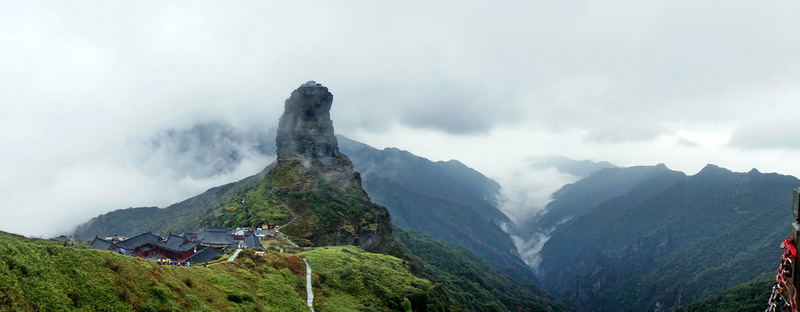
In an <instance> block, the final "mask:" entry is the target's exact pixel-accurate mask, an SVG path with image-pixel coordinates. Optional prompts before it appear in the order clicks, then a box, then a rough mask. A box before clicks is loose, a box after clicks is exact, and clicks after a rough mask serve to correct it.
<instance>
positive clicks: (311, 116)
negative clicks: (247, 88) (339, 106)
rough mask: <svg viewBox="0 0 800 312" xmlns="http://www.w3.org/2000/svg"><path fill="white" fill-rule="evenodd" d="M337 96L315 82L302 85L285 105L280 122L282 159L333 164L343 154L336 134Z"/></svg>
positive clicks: (280, 154) (278, 137) (279, 142)
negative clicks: (334, 105)
mask: <svg viewBox="0 0 800 312" xmlns="http://www.w3.org/2000/svg"><path fill="white" fill-rule="evenodd" d="M332 102H333V94H331V93H330V92H328V88H326V87H324V86H322V85H321V84H318V83H316V82H314V81H309V82H306V83H304V84H302V85H301V86H300V87H299V88H297V89H295V90H294V91H293V92H292V95H291V96H290V97H289V99H287V100H286V103H285V104H284V112H283V115H282V116H281V119H280V121H279V123H278V136H277V138H276V139H275V143H276V144H277V146H278V159H279V160H280V159H282V158H287V157H301V158H304V159H306V160H309V161H312V162H314V163H322V164H329V163H330V161H329V160H331V159H332V158H335V157H337V156H338V155H339V147H338V142H337V141H336V136H334V135H333V122H332V121H331V114H330V110H331V104H332Z"/></svg>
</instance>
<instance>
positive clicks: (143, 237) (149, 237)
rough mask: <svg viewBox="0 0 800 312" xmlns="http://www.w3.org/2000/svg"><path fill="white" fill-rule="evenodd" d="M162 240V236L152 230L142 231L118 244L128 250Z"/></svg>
mask: <svg viewBox="0 0 800 312" xmlns="http://www.w3.org/2000/svg"><path fill="white" fill-rule="evenodd" d="M160 240H161V236H158V235H155V234H153V233H152V232H147V233H142V234H139V235H136V236H134V237H131V238H129V239H126V240H124V241H121V242H119V243H117V246H118V247H120V248H123V249H127V250H134V249H136V248H138V247H141V246H144V245H147V244H152V243H155V242H158V241H160Z"/></svg>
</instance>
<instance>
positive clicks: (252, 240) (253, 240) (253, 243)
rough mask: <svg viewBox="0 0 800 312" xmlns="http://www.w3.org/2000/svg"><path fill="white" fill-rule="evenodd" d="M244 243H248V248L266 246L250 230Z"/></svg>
mask: <svg viewBox="0 0 800 312" xmlns="http://www.w3.org/2000/svg"><path fill="white" fill-rule="evenodd" d="M244 244H245V245H247V248H253V247H264V245H261V241H260V240H258V237H256V235H255V234H253V232H248V234H247V236H245V237H244Z"/></svg>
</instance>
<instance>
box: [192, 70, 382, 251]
mask: <svg viewBox="0 0 800 312" xmlns="http://www.w3.org/2000/svg"><path fill="white" fill-rule="evenodd" d="M332 103H333V95H332V94H331V93H330V92H329V91H328V88H326V87H324V86H322V85H321V84H318V83H316V82H313V81H309V82H307V83H305V84H303V85H301V86H300V87H299V88H297V89H296V90H294V91H293V92H292V94H291V96H290V97H289V99H287V100H286V102H285V104H284V109H285V110H284V113H283V115H282V116H281V118H280V121H279V126H278V133H277V137H276V139H275V143H276V145H277V153H278V159H277V161H276V162H275V163H273V164H272V165H270V168H268V172H267V173H266V176H265V177H264V179H263V180H262V181H261V183H260V184H259V185H257V186H256V187H255V188H253V189H251V190H248V191H246V192H244V193H243V194H240V195H237V196H233V198H232V200H231V201H229V202H226V203H224V204H223V205H222V206H221V207H220V208H219V209H217V210H216V211H215V212H214V213H213V214H211V215H210V216H208V217H207V218H205V222H206V223H208V224H210V225H218V226H229V227H230V226H234V225H235V226H252V225H258V224H267V223H274V224H281V225H282V228H281V231H282V232H284V233H286V234H288V235H289V237H291V239H292V240H293V241H294V242H296V243H297V244H299V245H304V246H330V245H357V246H359V247H362V248H364V249H366V250H369V251H380V252H387V253H393V252H394V251H396V248H397V247H396V244H395V242H394V239H393V238H392V229H391V225H390V223H389V212H388V211H387V210H386V208H384V207H382V206H379V205H376V204H374V203H372V201H371V200H370V198H369V196H368V195H367V193H366V191H364V189H363V188H362V186H361V178H360V175H359V174H358V173H357V172H355V171H354V169H353V163H352V161H351V160H350V158H349V157H347V155H344V154H342V153H340V152H339V147H338V142H337V139H336V136H335V135H334V133H333V122H332V121H331V118H330V109H331V104H332Z"/></svg>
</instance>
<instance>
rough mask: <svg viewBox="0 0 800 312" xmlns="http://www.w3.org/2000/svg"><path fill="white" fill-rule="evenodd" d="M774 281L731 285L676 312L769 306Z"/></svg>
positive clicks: (743, 310)
mask: <svg viewBox="0 0 800 312" xmlns="http://www.w3.org/2000/svg"><path fill="white" fill-rule="evenodd" d="M772 284H773V282H772V281H757V282H749V283H744V284H741V285H737V286H734V287H731V288H730V289H727V290H725V291H723V292H722V293H720V294H717V295H714V296H711V297H709V298H708V299H705V300H703V301H700V302H696V303H693V304H690V305H688V306H685V307H681V308H678V309H677V310H675V312H751V311H763V310H764V309H766V308H767V299H769V295H770V294H771V293H772Z"/></svg>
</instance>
